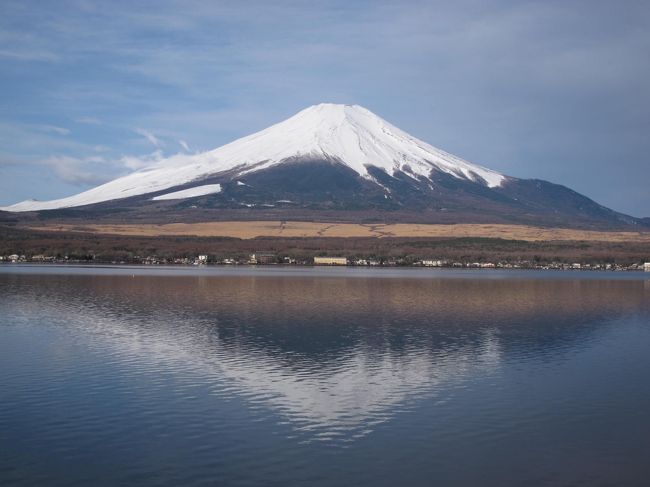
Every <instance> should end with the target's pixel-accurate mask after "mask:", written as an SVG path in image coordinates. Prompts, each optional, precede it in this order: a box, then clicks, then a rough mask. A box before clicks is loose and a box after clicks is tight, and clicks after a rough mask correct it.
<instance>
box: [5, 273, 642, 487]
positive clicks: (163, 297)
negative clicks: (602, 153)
mask: <svg viewBox="0 0 650 487" xmlns="http://www.w3.org/2000/svg"><path fill="white" fill-rule="evenodd" d="M0 485H3V486H8V485H66V486H69V485H84V486H85V485H94V486H96V485H165V486H180V485H279V486H289V485H310V486H311V485H354V486H359V485H372V486H375V485H390V486H397V485H443V486H444V485H449V486H462V485H495V486H507V485H513V486H515V485H516V486H520V485H527V486H531V485H553V486H556V485H585V486H596V485H639V486H642V485H643V486H647V485H650V274H643V273H592V272H590V273H574V272H524V271H522V272H514V271H513V272H500V271H444V270H438V271H436V270H425V269H406V270H398V269H309V268H293V269H282V268H279V267H278V268H267V269H254V268H229V269H228V268H198V269H197V268H193V269H189V268H185V269H178V268H177V269H174V268H97V267H94V268H82V267H76V268H75V267H57V266H15V265H4V266H0Z"/></svg>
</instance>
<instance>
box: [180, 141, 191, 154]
mask: <svg viewBox="0 0 650 487" xmlns="http://www.w3.org/2000/svg"><path fill="white" fill-rule="evenodd" d="M178 143H179V145H180V146H181V147H182V148H183V150H185V151H186V152H190V146H189V145H188V144H187V142H185V141H184V140H182V139H181V140H179V141H178Z"/></svg>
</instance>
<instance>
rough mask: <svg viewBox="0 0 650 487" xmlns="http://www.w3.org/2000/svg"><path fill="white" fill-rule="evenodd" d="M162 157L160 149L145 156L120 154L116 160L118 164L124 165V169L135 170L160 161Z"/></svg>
mask: <svg viewBox="0 0 650 487" xmlns="http://www.w3.org/2000/svg"><path fill="white" fill-rule="evenodd" d="M163 159H164V155H163V153H162V151H160V150H157V151H155V152H152V153H151V154H147V155H145V156H131V155H127V156H122V157H121V158H120V159H119V160H118V161H117V162H118V164H119V165H120V166H122V167H125V168H126V169H130V170H131V171H137V170H138V169H143V168H145V167H149V166H151V165H153V164H155V163H157V162H160V161H162V160H163Z"/></svg>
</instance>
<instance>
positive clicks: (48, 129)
mask: <svg viewBox="0 0 650 487" xmlns="http://www.w3.org/2000/svg"><path fill="white" fill-rule="evenodd" d="M39 128H40V129H41V130H42V131H44V132H54V133H56V134H59V135H69V134H70V129H67V128H65V127H57V126H56V125H39Z"/></svg>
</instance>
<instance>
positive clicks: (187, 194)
mask: <svg viewBox="0 0 650 487" xmlns="http://www.w3.org/2000/svg"><path fill="white" fill-rule="evenodd" d="M220 192H221V185H220V184H204V185H203V186H195V187H194V188H189V189H182V190H180V191H174V192H173V193H167V194H161V195H160V196H156V197H155V198H151V199H152V201H164V200H182V199H185V198H194V197H195V196H204V195H206V194H216V193H220Z"/></svg>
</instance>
